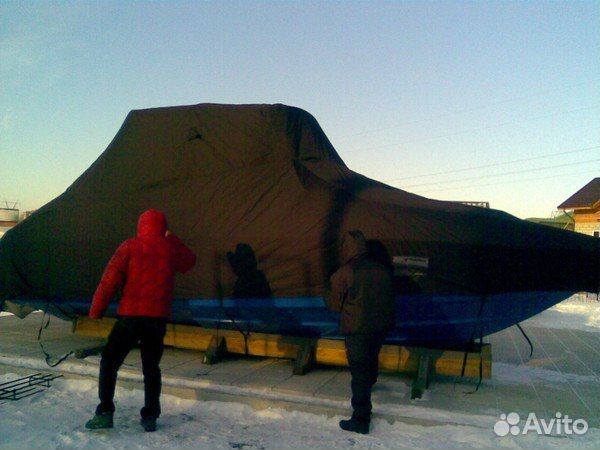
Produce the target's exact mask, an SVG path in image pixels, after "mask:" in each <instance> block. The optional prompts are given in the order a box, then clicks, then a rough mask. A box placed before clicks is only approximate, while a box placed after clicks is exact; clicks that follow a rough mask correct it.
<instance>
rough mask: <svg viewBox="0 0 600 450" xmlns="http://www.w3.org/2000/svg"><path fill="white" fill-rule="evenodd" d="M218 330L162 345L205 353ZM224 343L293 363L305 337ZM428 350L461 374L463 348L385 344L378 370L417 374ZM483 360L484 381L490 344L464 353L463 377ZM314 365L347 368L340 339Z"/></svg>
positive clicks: (317, 354) (178, 329) (87, 324)
mask: <svg viewBox="0 0 600 450" xmlns="http://www.w3.org/2000/svg"><path fill="white" fill-rule="evenodd" d="M114 322H115V319H113V318H103V319H100V320H94V319H90V318H88V317H80V318H78V319H77V322H76V324H75V333H76V334H79V335H82V336H90V337H101V338H105V337H107V336H108V333H110V330H111V329H112V326H113V324H114ZM216 334H217V331H216V330H214V329H207V328H201V327H195V326H190V325H177V324H168V325H167V333H166V336H165V341H164V342H165V345H169V346H172V347H177V348H185V349H191V350H199V351H206V349H207V348H208V347H209V345H210V341H211V339H212V337H213V336H214V335H216ZM218 335H219V336H221V337H222V338H223V339H224V340H225V345H226V347H227V352H228V353H239V354H246V353H247V354H248V355H253V356H268V357H272V358H287V359H293V360H296V359H297V357H298V356H299V349H300V347H302V345H303V344H304V343H305V342H306V338H299V337H291V336H282V335H275V334H265V333H250V334H249V336H248V339H247V350H248V351H247V352H246V342H245V341H244V336H242V334H241V333H240V332H239V331H233V330H219V331H218ZM424 351H427V354H428V356H429V359H430V366H431V371H432V372H433V373H435V374H438V375H450V376H456V375H460V374H461V369H462V365H463V358H464V354H465V350H464V349H423V348H420V347H409V346H401V345H388V344H386V345H384V346H383V347H382V349H381V352H380V353H379V368H380V371H382V372H392V373H394V372H408V373H415V374H416V373H417V372H418V369H419V359H420V357H421V355H423V352H424ZM480 358H481V359H482V369H483V370H482V374H483V378H490V377H491V375H492V351H491V346H490V344H483V345H482V346H476V347H474V348H472V349H470V350H469V352H468V353H467V362H466V366H465V374H464V376H465V377H472V378H478V377H479V361H480ZM314 362H315V363H318V364H325V365H332V366H347V365H348V360H347V359H346V349H345V346H344V341H343V340H341V339H318V340H317V341H316V343H315V344H314Z"/></svg>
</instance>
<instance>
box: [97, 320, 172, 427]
mask: <svg viewBox="0 0 600 450" xmlns="http://www.w3.org/2000/svg"><path fill="white" fill-rule="evenodd" d="M165 331H166V320H165V319H161V318H154V317H119V318H118V319H117V322H116V323H115V325H114V327H113V329H112V331H111V332H110V335H109V336H108V343H107V344H106V347H104V350H103V351H102V360H101V362H100V381H99V383H98V395H99V397H100V404H99V405H98V407H97V408H96V413H102V412H113V411H114V410H115V404H114V403H113V398H114V396H115V385H116V383H117V372H118V370H119V367H121V364H123V361H124V360H125V358H126V357H127V354H128V353H129V351H130V350H131V349H132V347H133V346H134V345H136V344H137V343H138V342H139V344H140V351H141V354H142V368H143V372H144V400H145V401H144V407H143V408H142V410H141V412H140V414H141V415H142V417H158V416H159V415H160V390H161V385H162V382H161V375H160V367H159V363H160V359H161V358H162V354H163V349H164V344H163V338H164V337H165Z"/></svg>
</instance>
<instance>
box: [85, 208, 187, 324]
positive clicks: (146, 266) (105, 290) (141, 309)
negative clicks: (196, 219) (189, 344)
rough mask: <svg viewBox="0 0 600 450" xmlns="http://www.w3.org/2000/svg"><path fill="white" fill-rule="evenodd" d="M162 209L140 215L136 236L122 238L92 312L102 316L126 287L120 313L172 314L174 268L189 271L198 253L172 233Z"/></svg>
mask: <svg viewBox="0 0 600 450" xmlns="http://www.w3.org/2000/svg"><path fill="white" fill-rule="evenodd" d="M166 231H167V221H166V218H165V216H164V214H163V213H162V212H160V211H156V210H154V209H150V210H148V211H146V212H144V213H143V214H142V215H140V218H139V220H138V225H137V237H134V238H132V239H128V240H126V241H125V242H123V243H122V244H121V245H120V246H119V248H118V249H117V251H116V252H115V254H114V255H113V257H112V258H111V259H110V261H109V262H108V265H107V266H106V269H105V270H104V274H103V275H102V279H101V280H100V284H99V285H98V288H97V289H96V292H95V293H94V297H93V299H92V306H91V308H90V312H89V316H90V317H92V318H99V317H101V316H102V313H103V312H104V310H105V309H106V307H107V306H108V304H109V303H110V300H111V299H112V298H113V297H114V296H115V294H116V293H117V291H118V290H119V289H120V288H121V287H123V295H122V297H121V301H120V303H119V308H118V309H117V314H119V315H121V316H145V317H166V318H168V317H170V315H171V302H172V300H173V285H174V278H175V272H182V273H183V272H187V271H188V270H190V269H191V268H192V267H193V266H194V264H195V263H196V256H195V255H194V253H192V251H191V250H190V249H189V248H187V247H186V246H185V245H184V244H183V243H182V242H181V241H180V240H179V238H178V237H177V236H175V235H174V234H169V235H168V236H165V233H166Z"/></svg>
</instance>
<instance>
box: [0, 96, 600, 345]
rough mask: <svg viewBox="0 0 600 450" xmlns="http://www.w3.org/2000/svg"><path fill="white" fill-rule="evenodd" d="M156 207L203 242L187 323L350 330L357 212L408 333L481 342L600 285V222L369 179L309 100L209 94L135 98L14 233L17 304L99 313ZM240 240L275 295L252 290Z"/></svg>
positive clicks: (401, 335)
mask: <svg viewBox="0 0 600 450" xmlns="http://www.w3.org/2000/svg"><path fill="white" fill-rule="evenodd" d="M149 208H156V209H159V210H161V211H163V212H164V213H165V214H166V216H167V218H168V221H169V225H170V229H171V230H172V231H173V232H175V233H176V234H177V235H178V236H179V237H180V238H181V239H182V240H183V241H184V242H185V243H186V244H187V245H188V246H189V247H191V248H192V249H193V250H194V252H195V253H196V254H197V257H198V263H197V265H196V267H195V268H194V269H193V270H192V271H191V272H190V273H189V274H185V275H183V276H178V278H177V280H176V285H175V293H174V298H175V300H174V302H173V316H172V318H171V320H172V322H173V323H179V324H189V325H198V326H202V327H210V328H228V329H237V330H240V331H242V332H244V333H246V332H261V333H277V334H281V335H292V336H309V337H319V336H321V337H329V338H340V337H341V336H340V335H339V331H338V321H339V315H338V314H335V313H332V312H330V311H328V310H327V309H326V307H325V303H324V300H323V298H324V296H325V295H326V294H327V291H328V287H329V286H328V283H329V277H330V275H331V274H332V273H333V272H334V271H335V270H336V269H337V267H338V266H339V265H340V263H341V261H340V241H341V237H342V236H343V234H344V233H345V232H346V231H349V230H353V229H360V230H361V231H363V233H364V234H365V236H366V237H367V238H368V239H369V243H370V247H369V248H370V249H371V250H372V257H374V258H381V261H382V262H384V263H386V264H390V266H391V267H392V269H393V270H394V283H395V287H396V303H397V310H398V314H397V326H396V329H395V330H394V331H393V332H392V333H390V336H389V338H388V341H389V342H393V343H402V344H418V345H431V346H435V345H441V344H443V345H445V346H448V345H460V344H464V343H467V342H470V341H472V340H474V339H475V338H481V337H482V336H486V335H489V334H491V333H494V332H497V331H500V330H502V329H504V328H507V327H510V326H512V325H515V324H518V323H519V322H521V321H523V320H525V319H527V318H529V317H531V316H533V315H535V314H538V313H540V312H541V311H543V310H545V309H547V308H549V307H551V306H553V305H555V304H556V303H558V302H560V301H562V300H564V299H566V298H568V297H569V296H571V295H573V294H574V293H576V292H580V291H586V292H598V289H599V286H600V279H599V278H600V240H599V239H596V238H593V237H589V236H585V235H581V234H578V233H574V232H571V231H567V230H560V229H555V228H551V227H548V226H544V225H539V224H535V223H530V222H526V221H523V220H520V219H518V218H516V217H513V216H511V215H509V214H507V213H505V212H502V211H497V210H493V209H486V208H480V207H477V206H471V205H464V204H459V203H456V202H445V201H439V200H434V199H428V198H425V197H422V196H418V195H415V194H412V193H409V192H406V191H403V190H400V189H397V188H394V187H392V186H389V185H386V184H384V183H381V182H378V181H375V180H372V179H369V178H367V177H365V176H363V175H361V174H359V173H357V172H354V171H352V170H351V169H350V168H348V167H347V166H346V164H345V163H344V162H343V160H342V159H341V157H340V156H339V154H338V153H337V152H336V150H335V149H334V147H333V145H332V144H331V142H330V141H329V140H328V138H327V136H326V135H325V133H324V132H323V130H322V129H321V127H320V126H319V124H318V122H317V121H316V119H315V118H314V117H313V116H312V115H310V114H309V113H308V112H306V111H304V110H302V109H300V108H295V107H291V106H286V105H281V104H276V105H219V104H198V105H190V106H177V107H166V108H153V109H146V110H136V111H132V112H131V113H130V114H129V115H128V116H127V118H126V119H125V122H124V123H123V125H122V127H121V129H120V130H119V132H118V133H117V135H116V136H115V138H114V139H113V141H112V142H111V143H110V145H109V146H108V148H107V149H106V150H105V151H104V152H103V153H102V154H101V155H100V156H99V158H98V159H97V160H96V161H95V162H94V163H93V164H92V165H91V166H90V167H89V168H88V169H87V170H86V171H85V172H84V173H83V174H82V175H81V176H80V177H79V178H78V179H77V180H75V182H74V183H73V184H72V185H71V186H70V187H69V188H68V189H67V190H66V191H65V192H64V193H63V194H62V195H60V196H59V197H57V198H56V199H54V200H52V201H51V202H49V203H48V204H46V205H45V206H43V207H42V208H40V209H39V210H38V211H36V212H35V213H34V214H32V215H31V216H30V217H28V218H27V219H26V220H24V221H22V222H21V223H19V224H18V225H17V226H15V227H14V228H13V229H11V230H9V231H8V232H7V233H6V235H5V236H4V237H3V238H2V239H1V240H0V302H1V304H2V308H3V309H9V310H11V311H13V312H17V313H20V314H24V313H26V312H27V311H31V310H33V309H39V308H41V309H44V310H47V311H48V312H49V313H51V314H54V315H57V316H60V317H63V318H73V317H77V316H79V315H86V314H87V312H88V309H89V306H90V303H91V296H92V295H93V292H94V290H95V287H96V285H97V283H98V281H99V279H100V276H101V274H102V271H103V269H104V267H105V265H106V263H107V262H108V260H109V258H110V256H111V255H112V253H113V252H114V250H115V249H116V248H117V246H118V245H119V243H120V242H122V241H123V240H125V239H127V238H129V237H131V236H132V235H133V234H134V233H135V224H136V221H137V217H138V216H139V214H140V213H141V212H143V211H144V210H146V209H149ZM240 248H245V249H246V250H247V251H248V252H249V254H250V255H251V259H252V261H253V270H256V271H259V272H261V273H262V274H263V275H264V279H265V280H266V282H267V283H268V285H269V286H268V288H269V289H268V290H269V292H270V293H271V295H268V296H262V297H255V296H253V295H252V292H249V293H248V292H246V293H245V295H243V296H240V295H237V294H236V288H235V287H236V283H239V280H240V279H241V276H240V274H239V273H237V272H236V270H235V267H233V266H232V258H231V255H234V254H235V252H237V251H238V250H239V249H240ZM116 304H117V299H115V300H114V301H113V302H112V304H111V306H110V308H109V309H108V311H107V315H108V316H114V315H115V314H116Z"/></svg>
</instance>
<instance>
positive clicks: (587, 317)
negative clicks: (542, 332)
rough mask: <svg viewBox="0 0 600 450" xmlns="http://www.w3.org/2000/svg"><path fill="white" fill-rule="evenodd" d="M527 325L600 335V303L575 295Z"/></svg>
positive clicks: (532, 319)
mask: <svg viewBox="0 0 600 450" xmlns="http://www.w3.org/2000/svg"><path fill="white" fill-rule="evenodd" d="M527 325H531V326H539V327H544V328H568V329H570V330H581V331H591V332H594V333H600V302H599V301H598V300H597V299H589V300H588V299H585V298H580V296H578V295H574V296H573V297H571V298H569V299H567V300H565V301H563V302H561V303H558V304H557V305H555V306H553V307H552V308H549V309H547V310H545V311H543V312H541V313H540V314H538V315H537V316H534V317H532V318H531V319H528V320H527Z"/></svg>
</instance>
